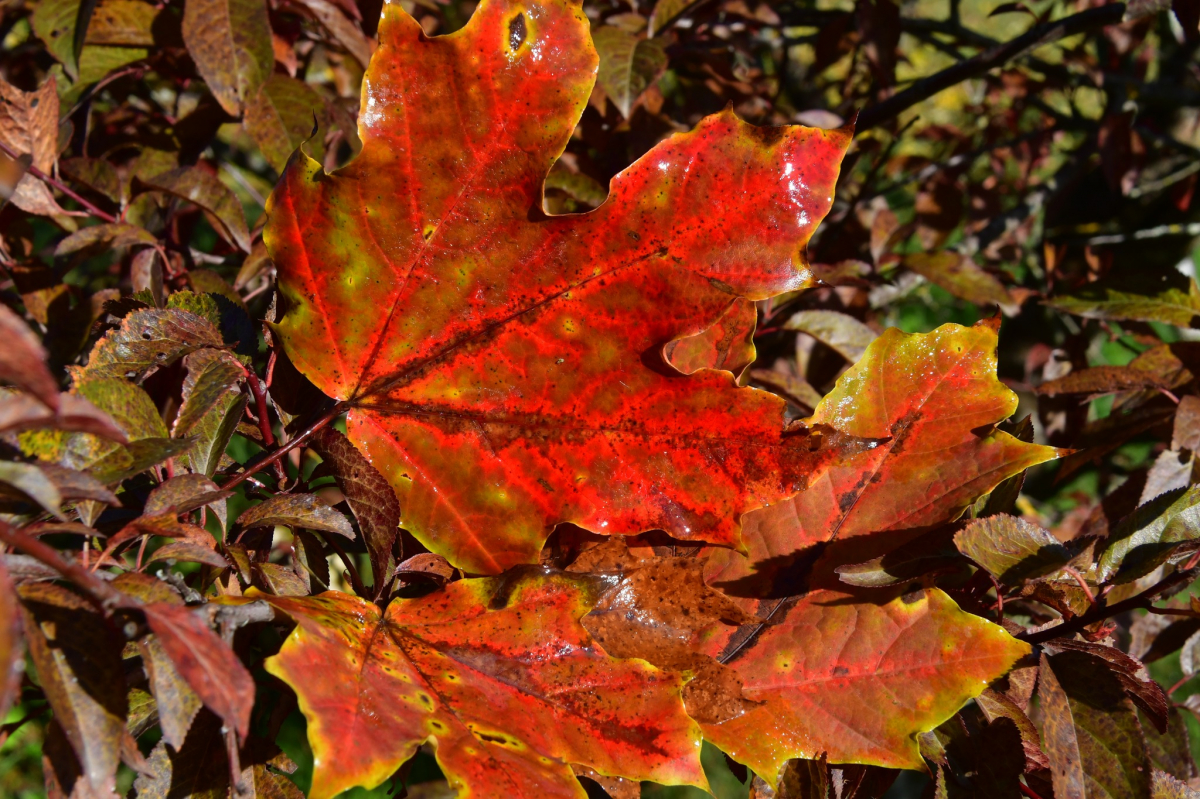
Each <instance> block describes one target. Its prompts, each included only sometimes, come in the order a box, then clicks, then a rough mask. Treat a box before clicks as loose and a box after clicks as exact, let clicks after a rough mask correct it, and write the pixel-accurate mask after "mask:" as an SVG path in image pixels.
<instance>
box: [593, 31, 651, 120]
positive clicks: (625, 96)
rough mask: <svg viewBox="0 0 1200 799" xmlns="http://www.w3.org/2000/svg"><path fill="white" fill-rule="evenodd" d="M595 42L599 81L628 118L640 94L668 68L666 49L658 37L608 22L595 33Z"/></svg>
mask: <svg viewBox="0 0 1200 799" xmlns="http://www.w3.org/2000/svg"><path fill="white" fill-rule="evenodd" d="M592 44H593V45H595V47H596V52H597V53H598V54H599V55H600V70H599V72H597V74H596V82H597V83H599V84H600V87H601V88H603V89H604V92H605V93H606V94H607V95H608V97H609V99H610V100H612V101H613V103H615V104H616V106H617V108H618V109H619V110H620V112H621V115H622V116H623V117H625V118H626V119H629V117H630V115H632V113H633V104H634V103H635V102H637V99H638V97H640V96H641V94H642V92H644V91H646V89H647V88H649V87H650V86H651V85H652V84H653V83H654V82H655V81H656V80H658V78H659V76H661V75H662V73H663V71H664V70H666V68H667V53H666V50H664V49H663V46H662V44H661V43H660V42H659V41H657V40H655V39H639V38H638V37H637V36H634V35H633V34H631V33H628V32H626V31H623V30H621V29H620V28H614V27H611V26H608V25H606V26H603V27H601V28H599V29H597V30H596V31H595V32H594V33H593V34H592Z"/></svg>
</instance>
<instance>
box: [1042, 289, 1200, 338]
mask: <svg viewBox="0 0 1200 799" xmlns="http://www.w3.org/2000/svg"><path fill="white" fill-rule="evenodd" d="M1046 304H1047V305H1049V306H1050V307H1051V308H1056V309H1058V310H1060V311H1065V312H1067V313H1070V314H1075V315H1076V316H1082V317H1084V318H1087V319H1120V320H1132V321H1140V322H1164V323H1166V324H1169V325H1178V326H1179V327H1190V326H1191V324H1192V320H1193V319H1194V318H1195V317H1196V315H1197V314H1200V286H1197V285H1196V281H1194V280H1193V281H1192V283H1191V286H1190V288H1189V289H1188V291H1186V292H1184V291H1180V290H1179V289H1167V290H1166V291H1164V292H1162V293H1161V294H1155V295H1141V294H1127V293H1125V292H1123V291H1113V290H1112V289H1105V290H1104V292H1103V293H1099V292H1097V293H1096V294H1094V295H1090V296H1077V297H1055V298H1054V299H1052V300H1047V301H1046Z"/></svg>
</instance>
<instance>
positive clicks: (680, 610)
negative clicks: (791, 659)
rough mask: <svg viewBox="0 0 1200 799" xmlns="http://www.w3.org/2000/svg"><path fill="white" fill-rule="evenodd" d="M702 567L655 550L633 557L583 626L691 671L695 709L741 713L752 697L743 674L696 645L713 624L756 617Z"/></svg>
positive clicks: (609, 648) (622, 652)
mask: <svg viewBox="0 0 1200 799" xmlns="http://www.w3.org/2000/svg"><path fill="white" fill-rule="evenodd" d="M701 568H702V564H701V563H699V562H697V561H696V560H695V559H694V558H661V559H659V558H652V559H647V560H643V561H641V562H639V563H637V564H636V565H632V566H630V567H629V568H627V569H625V570H624V572H623V573H622V575H621V579H620V581H619V582H617V583H616V585H614V586H613V587H612V588H610V589H609V590H608V591H606V592H605V593H604V594H603V595H602V596H601V597H600V598H599V599H598V600H597V601H596V605H595V607H594V608H593V609H592V610H591V612H590V613H588V615H587V616H585V617H584V618H583V626H584V627H586V628H587V630H588V632H590V633H591V634H592V635H593V636H594V637H595V639H596V641H597V642H599V644H600V645H601V646H602V647H604V651H606V652H608V653H609V654H610V655H612V656H613V657H618V658H642V659H643V660H646V661H648V662H650V663H653V664H654V665H655V666H658V667H659V668H662V669H668V670H671V671H676V672H690V673H691V675H692V677H691V679H690V680H688V683H687V685H686V686H684V689H683V700H684V705H685V707H686V708H687V712H688V715H689V716H691V717H692V718H693V719H695V720H697V721H699V722H710V723H712V722H718V721H724V720H726V719H729V718H735V717H737V716H739V715H741V714H742V713H743V712H745V709H746V707H748V706H749V705H750V703H749V702H747V701H746V700H745V698H744V697H743V696H742V681H741V679H740V678H739V677H738V676H737V674H736V673H735V672H734V671H733V670H732V669H730V668H728V667H727V666H724V665H722V664H720V663H718V662H717V661H716V660H715V659H714V658H712V657H711V656H709V655H706V654H703V653H701V652H699V651H697V649H698V648H699V642H700V641H702V640H703V639H704V637H705V633H707V632H710V631H711V630H712V629H713V628H719V627H721V626H722V625H737V624H746V623H750V622H752V621H754V620H755V619H754V617H753V616H749V615H748V614H746V613H745V611H743V610H742V609H741V608H740V607H739V606H738V605H737V604H735V603H734V602H733V601H731V600H730V599H729V598H728V597H725V596H724V595H723V594H721V593H719V592H717V591H715V590H713V589H712V588H709V587H708V586H706V585H705V584H704V580H703V578H702V576H701Z"/></svg>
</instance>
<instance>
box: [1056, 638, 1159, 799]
mask: <svg viewBox="0 0 1200 799" xmlns="http://www.w3.org/2000/svg"><path fill="white" fill-rule="evenodd" d="M1041 662H1042V668H1041V672H1040V676H1039V678H1038V696H1039V697H1040V698H1041V707H1042V712H1043V719H1044V721H1043V726H1042V735H1043V740H1044V742H1045V750H1046V756H1047V757H1048V758H1049V760H1050V772H1051V777H1052V780H1053V782H1054V796H1055V798H1056V799H1091V797H1116V796H1123V797H1124V796H1128V797H1139V796H1140V797H1146V796H1149V795H1150V762H1149V758H1148V757H1147V756H1146V745H1145V743H1144V742H1143V740H1142V734H1141V729H1140V727H1139V726H1138V720H1137V715H1136V714H1135V713H1134V710H1133V705H1132V704H1130V702H1129V700H1128V699H1127V698H1125V695H1124V693H1123V692H1122V690H1121V686H1120V685H1119V684H1118V682H1117V680H1116V677H1115V676H1113V675H1112V674H1110V673H1108V672H1105V671H1102V670H1101V671H1097V670H1096V668H1095V666H1094V661H1093V660H1092V658H1091V657H1089V656H1088V655H1085V654H1083V653H1082V652H1064V653H1063V654H1061V655H1056V656H1054V657H1047V656H1046V655H1042V661H1041Z"/></svg>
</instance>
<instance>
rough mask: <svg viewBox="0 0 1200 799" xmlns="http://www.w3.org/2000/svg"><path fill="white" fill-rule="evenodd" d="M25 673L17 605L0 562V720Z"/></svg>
mask: <svg viewBox="0 0 1200 799" xmlns="http://www.w3.org/2000/svg"><path fill="white" fill-rule="evenodd" d="M24 672H25V644H24V641H23V639H22V635H21V605H20V603H19V602H18V601H17V589H16V586H15V585H14V584H13V580H12V578H11V577H10V576H9V574H8V569H7V568H5V565H4V563H3V561H0V719H3V718H8V711H9V710H10V709H11V708H12V706H13V703H14V702H15V701H16V699H17V697H18V696H19V691H20V688H21V675H22V674H23V673H24Z"/></svg>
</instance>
